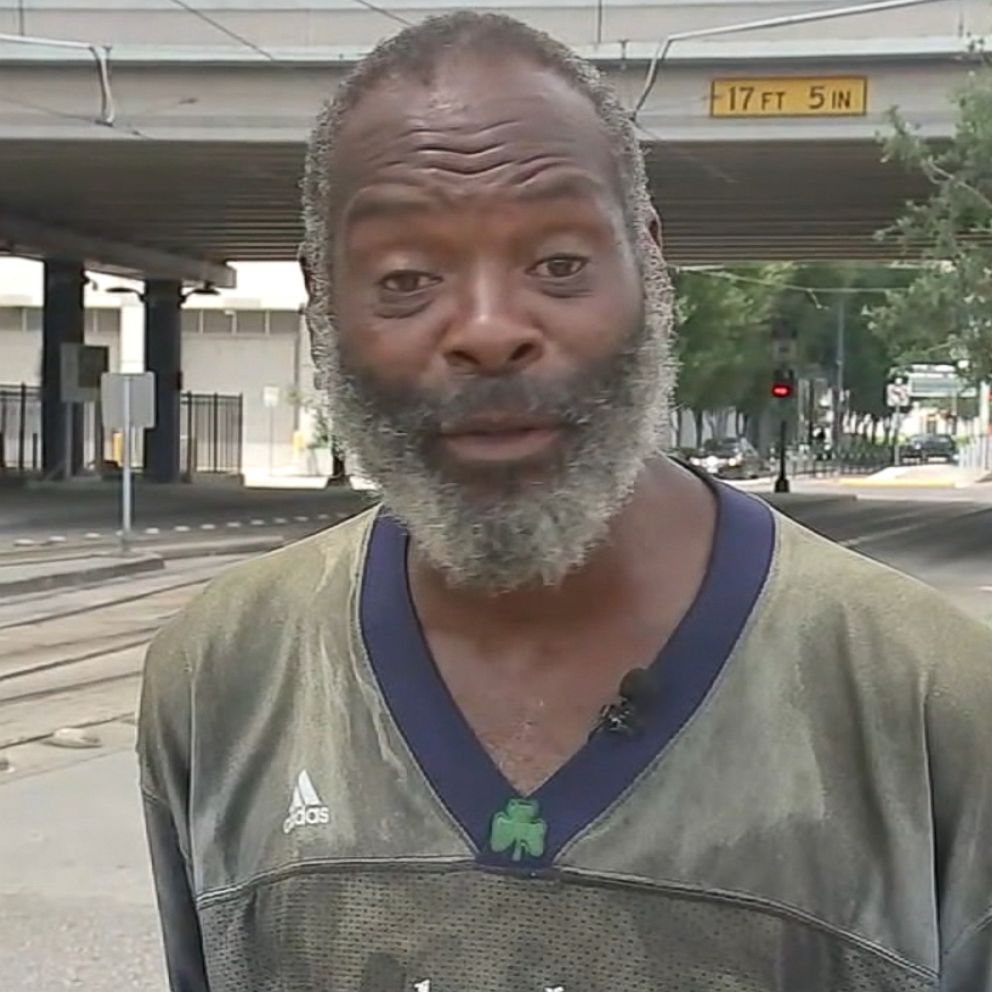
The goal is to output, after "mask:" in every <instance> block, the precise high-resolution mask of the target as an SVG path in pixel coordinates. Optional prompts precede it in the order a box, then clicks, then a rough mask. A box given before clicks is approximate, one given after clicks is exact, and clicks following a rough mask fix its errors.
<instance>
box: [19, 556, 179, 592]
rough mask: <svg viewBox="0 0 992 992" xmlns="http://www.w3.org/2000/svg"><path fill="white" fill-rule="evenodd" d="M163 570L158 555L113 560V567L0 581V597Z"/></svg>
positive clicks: (162, 563) (101, 566) (161, 560)
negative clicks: (127, 559)
mask: <svg viewBox="0 0 992 992" xmlns="http://www.w3.org/2000/svg"><path fill="white" fill-rule="evenodd" d="M163 568H165V559H164V558H162V557H160V556H158V555H145V556H144V557H142V558H135V560H134V561H117V562H114V563H113V564H107V565H94V566H93V568H87V569H82V570H80V571H78V572H54V573H52V574H50V575H35V576H32V577H31V578H27V579H12V580H11V581H9V582H3V581H0V597H3V596H19V595H21V594H22V593H30V592H44V591H45V590H47V589H68V588H70V587H72V586H85V585H90V584H91V583H93V582H103V581H105V580H107V579H117V578H120V577H121V576H124V575H138V574H140V573H142V572H158V571H160V570H161V569H163Z"/></svg>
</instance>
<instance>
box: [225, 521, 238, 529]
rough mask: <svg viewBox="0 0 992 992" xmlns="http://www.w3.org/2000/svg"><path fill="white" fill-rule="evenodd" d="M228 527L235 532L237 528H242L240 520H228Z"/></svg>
mask: <svg viewBox="0 0 992 992" xmlns="http://www.w3.org/2000/svg"><path fill="white" fill-rule="evenodd" d="M227 526H228V527H230V528H231V529H232V530H234V529H235V528H237V527H240V526H241V521H240V520H228V522H227Z"/></svg>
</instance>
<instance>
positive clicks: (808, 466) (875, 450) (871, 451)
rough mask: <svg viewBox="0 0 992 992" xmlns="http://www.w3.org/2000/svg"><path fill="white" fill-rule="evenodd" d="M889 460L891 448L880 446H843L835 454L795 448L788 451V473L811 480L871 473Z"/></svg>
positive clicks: (885, 464)
mask: <svg viewBox="0 0 992 992" xmlns="http://www.w3.org/2000/svg"><path fill="white" fill-rule="evenodd" d="M892 463H893V457H892V450H891V449H889V448H884V447H881V446H879V445H871V446H865V447H860V446H857V445H855V446H852V447H849V448H842V449H841V450H840V451H839V452H838V453H837V455H836V456H835V455H833V454H830V453H826V452H822V453H821V452H814V451H809V450H806V451H795V450H794V451H792V452H790V454H789V471H790V472H791V474H792V475H800V476H806V477H808V478H814V479H815V478H819V477H821V476H835V475H871V474H872V473H873V472H880V471H881V470H882V469H883V468H888V467H889V466H890V465H892Z"/></svg>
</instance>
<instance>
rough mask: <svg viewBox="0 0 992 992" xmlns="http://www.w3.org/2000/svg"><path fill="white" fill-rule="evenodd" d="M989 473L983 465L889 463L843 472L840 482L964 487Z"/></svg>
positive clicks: (865, 484)
mask: <svg viewBox="0 0 992 992" xmlns="http://www.w3.org/2000/svg"><path fill="white" fill-rule="evenodd" d="M990 477H992V473H990V472H988V471H986V470H985V469H968V468H958V467H957V466H955V465H901V466H892V467H890V468H885V469H882V471H880V472H875V473H874V474H873V475H866V476H861V477H858V476H847V477H846V478H843V479H841V480H839V481H840V484H841V485H844V486H873V487H879V488H892V489H904V488H905V489H968V488H970V487H972V486H976V485H981V484H982V483H984V482H986V481H987V480H988V479H989V478H990Z"/></svg>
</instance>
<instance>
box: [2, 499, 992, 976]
mask: <svg viewBox="0 0 992 992" xmlns="http://www.w3.org/2000/svg"><path fill="white" fill-rule="evenodd" d="M752 488H753V487H752ZM836 491H839V490H830V489H828V488H825V487H823V486H815V487H814V488H813V489H812V490H810V491H809V492H808V494H807V495H811V496H819V497H822V496H824V495H830V494H831V493H832V492H836ZM845 491H848V492H849V491H850V490H849V489H848V490H845ZM990 492H992V490H989V489H985V490H982V491H980V492H979V493H971V494H970V495H968V494H966V495H965V496H964V497H962V495H961V494H960V493H957V492H954V493H950V492H948V493H943V494H941V493H935V492H932V491H929V492H926V493H911V494H909V495H907V494H905V493H902V492H900V493H899V498H898V499H894V498H892V497H891V495H889V494H884V495H883V496H882V497H881V498H880V497H879V494H877V493H876V494H874V495H872V496H871V497H869V498H860V499H858V500H857V501H855V500H853V499H850V498H848V499H845V500H841V501H836V500H835V501H830V500H826V501H825V500H823V499H822V498H819V499H805V500H804V499H799V500H798V501H793V502H792V503H791V504H790V505H789V512H790V513H793V514H794V515H795V516H796V517H797V519H799V520H800V521H801V522H803V523H804V524H806V525H808V526H810V527H812V528H813V529H814V530H817V531H819V532H820V533H823V534H825V535H826V536H828V537H831V538H832V539H834V540H838V541H840V542H841V543H843V544H845V545H847V546H848V547H850V548H852V549H854V550H856V551H858V552H860V553H863V554H867V555H869V556H871V557H875V558H878V559H879V560H882V561H886V562H888V563H890V564H893V565H895V566H896V567H898V568H901V569H903V570H905V571H908V572H910V573H912V574H915V575H917V576H918V577H920V578H922V579H923V580H924V581H928V582H931V583H932V584H933V585H935V586H937V587H938V588H940V589H941V590H942V591H943V592H944V593H945V594H946V595H948V596H949V597H950V598H951V599H952V600H954V601H955V602H956V603H958V604H959V605H960V606H962V607H963V608H965V609H967V610H971V611H973V612H975V613H976V614H978V615H979V616H981V617H983V618H986V619H989V620H990V622H992V499H988V498H986V494H987V493H990ZM256 498H258V497H257V496H256V495H255V494H251V495H249V496H248V497H247V500H255V499H256ZM327 498H328V496H327V494H324V493H303V494H299V493H289V494H286V493H271V494H264V495H262V496H261V498H260V499H259V502H257V503H255V502H253V503H252V506H251V508H250V509H247V510H245V502H246V497H245V495H244V494H243V493H237V492H235V493H233V494H225V495H221V496H217V497H214V496H213V495H211V497H210V505H209V506H207V507H206V510H207V511H209V512H211V513H214V514H216V515H215V516H214V517H213V518H212V520H221V519H222V518H223V517H224V516H225V515H232V516H231V519H232V520H233V519H235V516H233V515H234V514H238V516H237V519H244V518H245V517H246V516H247V517H248V519H252V517H251V515H252V514H253V513H256V512H257V513H258V514H259V516H258V517H257V518H256V519H261V514H262V512H263V510H262V509H261V508H260V507H261V505H262V504H263V503H265V504H267V505H266V506H265V512H267V513H268V514H269V516H268V517H267V519H272V518H274V517H277V516H280V517H283V518H284V519H285V520H286V521H287V522H286V523H285V524H282V525H275V524H273V525H271V526H272V527H273V528H274V529H273V530H272V532H271V533H272V534H273V535H281V536H280V537H279V540H283V539H285V540H291V539H293V538H294V537H295V536H298V535H299V534H301V533H303V532H306V531H308V530H311V529H317V528H318V527H321V526H326V524H327V522H329V521H327V522H325V521H320V520H319V519H317V514H319V513H322V512H336V513H344V512H347V508H346V507H344V506H343V505H339V506H338V507H337V509H335V510H334V511H328V510H327V505H328V504H327V503H326V500H327ZM214 499H216V502H213V500H214ZM0 500H2V495H0ZM170 501H171V505H170ZM184 501H185V502H184ZM269 501H271V502H269ZM310 501H313V502H312V503H311V502H310ZM95 506H96V503H91V504H88V505H77V506H75V507H73V508H71V509H70V510H69V511H68V512H67V513H66V514H65V515H64V516H62V517H61V518H60V519H61V520H62V521H63V522H64V523H65V530H66V534H65V536H66V538H67V542H69V541H71V540H76V538H73V537H72V535H75V534H78V533H79V531H80V530H81V529H84V528H87V527H91V526H93V520H94V513H97V514H103V513H105V509H106V507H105V504H104V506H103V508H102V509H101V508H100V507H98V506H96V509H94V507H95ZM321 506H323V507H324V509H320V507H321ZM52 507H53V504H48V505H47V506H39V507H35V508H33V509H32V508H27V509H26V510H22V511H20V516H19V517H18V519H17V520H16V521H15V520H14V516H15V515H14V514H13V513H9V512H8V514H7V523H8V525H9V526H8V529H7V530H6V531H3V530H2V527H3V524H2V523H0V533H2V534H3V535H4V536H6V537H8V538H13V535H14V534H15V533H16V534H19V535H22V536H23V535H24V534H25V532H26V528H28V527H29V526H31V524H30V520H29V519H28V518H33V519H35V520H36V521H37V520H38V519H43V520H44V521H45V522H46V523H47V521H48V520H49V519H50V517H51V511H52ZM308 509H309V510H310V511H311V512H307V510H308ZM145 510H146V512H148V513H149V515H150V516H149V519H155V520H157V526H159V528H160V531H161V533H160V534H158V535H149V537H150V538H151V539H156V538H157V539H158V541H159V546H165V545H164V544H163V543H162V542H164V541H166V540H167V541H168V542H171V545H172V546H175V545H177V544H181V542H182V541H183V540H187V539H188V540H189V541H191V542H193V541H194V540H199V541H202V540H203V536H202V534H198V533H197V532H196V531H195V530H194V529H193V525H194V523H197V524H198V523H201V522H202V523H210V522H211V520H205V519H203V518H202V514H203V513H204V507H203V505H202V504H201V505H199V506H193V505H191V502H189V496H188V495H183V494H180V495H178V496H173V495H171V494H168V495H166V496H162V495H161V494H156V496H155V502H154V505H151V504H148V505H146V506H145ZM293 510H297V511H298V512H296V513H294V512H292V511H293ZM28 511H30V512H28ZM351 512H353V510H352V511H351ZM156 514H157V515H156ZM296 516H308V517H310V518H311V519H309V520H306V521H296V520H292V521H291V522H290V518H291V517H296ZM0 520H2V514H0ZM148 526H156V524H151V523H149V524H148ZM176 526H187V527H190V530H189V531H185V532H178V533H176V532H174V531H169V532H168V533H165V528H166V527H170V528H171V527H176ZM249 526H250V525H249ZM47 529H50V528H47V527H42V528H40V531H39V532H44V531H45V530H47ZM261 529H262V528H259V530H260V531H261ZM222 537H223V535H222V534H217V535H211V540H218V541H219V540H221V539H222ZM226 537H227V539H228V540H230V541H231V542H232V543H233V542H235V541H236V540H238V539H239V538H238V537H237V535H236V534H233V533H229V534H228V535H227V536H226ZM82 540H84V541H85V538H82ZM191 546H192V545H191ZM0 550H2V549H0ZM8 553H9V554H10V555H16V554H20V555H30V554H35V555H44V554H63V553H65V552H63V551H61V550H59V548H58V546H56V547H54V548H52V547H48V546H44V545H41V546H36V547H34V548H32V547H29V546H20V547H19V548H18V549H13V548H12V547H11V548H8ZM0 557H2V555H0ZM233 560H234V559H233V558H232V559H227V558H217V557H210V558H207V557H203V558H195V557H194V558H183V559H180V560H174V561H167V562H166V567H165V568H164V569H162V570H160V571H157V572H154V573H148V574H144V575H137V576H132V577H128V578H122V579H118V580H114V581H111V582H107V583H103V584H101V585H99V586H94V587H91V588H71V589H69V588H67V589H63V590H54V591H51V592H45V593H38V594H34V595H24V596H12V597H7V598H0V768H2V767H3V765H4V763H5V762H6V763H8V764H9V768H8V770H6V771H0V992H66V990H73V989H80V990H85V992H121V990H128V989H141V990H143V992H165V988H166V985H165V979H164V973H163V966H162V958H161V952H160V948H159V936H158V929H157V926H158V924H157V918H156V914H155V909H154V895H153V891H152V887H151V881H150V876H149V872H148V867H147V858H146V852H145V844H144V836H143V828H142V823H141V817H140V808H139V803H138V798H137V782H136V775H135V767H134V759H133V746H134V733H135V731H134V726H133V723H132V722H131V721H132V720H133V713H134V708H135V702H136V699H137V693H138V690H139V687H140V676H139V673H140V665H141V659H142V656H143V650H144V648H143V644H144V642H145V641H147V638H148V637H150V636H151V635H152V633H153V632H154V629H157V626H158V625H160V624H161V623H162V622H164V620H165V618H166V617H167V616H168V615H171V613H172V612H174V611H175V609H178V608H179V606H181V604H182V602H184V601H185V599H186V598H188V596H191V595H194V594H195V593H196V591H197V590H198V589H199V588H201V587H202V583H203V582H204V581H206V580H207V579H209V578H210V577H212V576H213V575H215V574H217V572H218V571H220V570H221V569H223V568H224V567H227V565H228V563H229V561H233ZM5 692H6V693H7V695H6V698H5V695H4V693H5ZM79 724H86V725H88V727H89V729H88V730H86V731H85V732H83V737H81V738H73V737H71V736H70V737H68V738H67V739H66V740H65V741H63V743H69V744H72V743H77V744H79V743H85V735H86V734H92V735H94V740H93V741H91V742H90V743H92V744H94V745H95V746H92V747H83V748H75V747H56V746H53V745H52V743H50V742H49V741H48V740H46V738H47V735H49V734H50V733H51V732H52V731H53V730H56V729H58V728H60V727H65V726H69V725H71V726H78V725H79ZM5 734H6V735H7V736H6V738H5V737H4V735H5ZM5 739H6V740H8V741H11V740H22V741H26V743H21V744H19V745H17V746H9V747H7V748H4V747H3V741H4V740H5Z"/></svg>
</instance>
